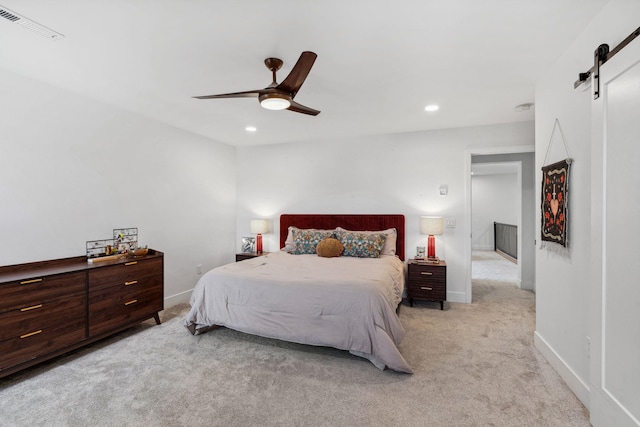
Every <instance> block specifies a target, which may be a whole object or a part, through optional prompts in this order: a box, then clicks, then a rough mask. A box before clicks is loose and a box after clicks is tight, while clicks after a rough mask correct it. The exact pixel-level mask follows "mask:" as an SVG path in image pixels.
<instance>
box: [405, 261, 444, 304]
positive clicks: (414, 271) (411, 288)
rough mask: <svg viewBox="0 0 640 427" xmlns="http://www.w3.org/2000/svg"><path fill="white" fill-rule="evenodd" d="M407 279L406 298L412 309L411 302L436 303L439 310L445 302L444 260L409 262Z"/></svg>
mask: <svg viewBox="0 0 640 427" xmlns="http://www.w3.org/2000/svg"><path fill="white" fill-rule="evenodd" d="M408 270H409V273H408V277H407V297H408V298H409V305H410V306H411V307H413V300H414V298H415V299H421V300H426V301H437V302H439V303H440V310H443V309H444V301H446V300H447V264H446V263H445V262H444V260H439V261H438V263H437V264H436V263H433V262H429V261H424V260H415V259H412V260H409V266H408Z"/></svg>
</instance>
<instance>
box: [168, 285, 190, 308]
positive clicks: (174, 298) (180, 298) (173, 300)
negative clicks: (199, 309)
mask: <svg viewBox="0 0 640 427" xmlns="http://www.w3.org/2000/svg"><path fill="white" fill-rule="evenodd" d="M191 292H193V289H189V290H188V291H184V292H180V293H178V294H175V295H171V296H168V297H165V299H164V307H165V308H169V307H173V306H174V305H178V304H189V298H190V297H191Z"/></svg>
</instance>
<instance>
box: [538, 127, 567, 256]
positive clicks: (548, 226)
mask: <svg viewBox="0 0 640 427" xmlns="http://www.w3.org/2000/svg"><path fill="white" fill-rule="evenodd" d="M556 129H559V130H560V137H561V139H562V144H563V145H564V149H565V152H566V153H567V156H569V157H567V158H566V159H564V160H562V161H559V162H556V163H553V164H550V165H546V166H543V167H542V200H541V202H542V203H541V208H542V217H541V219H542V223H541V225H540V238H541V241H542V244H541V246H540V247H541V248H546V249H550V250H552V251H555V252H558V253H560V254H563V255H568V252H567V250H566V248H567V245H568V228H569V172H570V170H571V162H572V160H571V157H570V154H569V148H568V147H567V143H566V142H565V139H564V134H563V133H562V128H561V127H560V122H559V121H558V119H556V120H555V122H554V123H553V130H552V131H551V138H550V139H549V145H548V146H547V153H546V154H545V156H544V162H543V165H544V164H546V163H547V159H548V158H549V152H550V150H551V145H552V144H553V135H554V134H555V131H556ZM554 243H555V244H554ZM556 244H557V245H556ZM558 245H559V246H558Z"/></svg>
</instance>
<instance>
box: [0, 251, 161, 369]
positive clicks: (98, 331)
mask: <svg viewBox="0 0 640 427" xmlns="http://www.w3.org/2000/svg"><path fill="white" fill-rule="evenodd" d="M163 309H164V254H163V253H162V252H159V251H156V250H153V249H149V250H148V251H147V254H146V255H143V256H135V257H133V256H130V257H127V256H123V257H120V258H117V259H113V260H108V261H104V262H100V263H96V264H93V263H90V262H88V260H87V258H86V257H84V256H79V257H73V258H63V259H55V260H49V261H38V262H31V263H26V264H17V265H9V266H4V267H0V378H1V377H4V376H7V375H10V374H12V373H15V372H18V371H20V370H22V369H25V368H28V367H30V366H33V365H35V364H37V363H40V362H43V361H45V360H48V359H51V358H53V357H56V356H59V355H62V354H64V353H67V352H69V351H71V350H75V349H77V348H80V347H83V346H85V345H87V344H90V343H92V342H95V341H97V340H100V339H102V338H105V337H107V336H109V335H112V334H114V333H116V332H119V331H122V330H124V329H127V328H129V327H131V326H133V325H135V324H137V323H139V322H142V321H144V320H146V319H149V318H151V317H153V318H154V319H155V321H156V323H157V324H160V317H159V316H158V313H159V312H160V311H162V310H163Z"/></svg>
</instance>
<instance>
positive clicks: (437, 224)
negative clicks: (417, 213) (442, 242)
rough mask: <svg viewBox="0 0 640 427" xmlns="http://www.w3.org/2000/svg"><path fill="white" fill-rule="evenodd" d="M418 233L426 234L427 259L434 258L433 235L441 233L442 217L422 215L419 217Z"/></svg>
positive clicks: (434, 245)
mask: <svg viewBox="0 0 640 427" xmlns="http://www.w3.org/2000/svg"><path fill="white" fill-rule="evenodd" d="M420 233H422V234H426V235H428V236H429V237H428V238H427V259H433V260H437V259H438V258H436V238H435V237H434V236H436V235H440V234H442V217H440V216H423V217H420Z"/></svg>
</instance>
